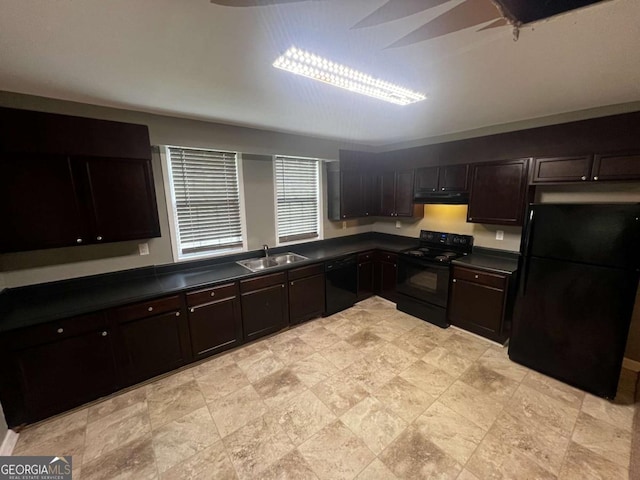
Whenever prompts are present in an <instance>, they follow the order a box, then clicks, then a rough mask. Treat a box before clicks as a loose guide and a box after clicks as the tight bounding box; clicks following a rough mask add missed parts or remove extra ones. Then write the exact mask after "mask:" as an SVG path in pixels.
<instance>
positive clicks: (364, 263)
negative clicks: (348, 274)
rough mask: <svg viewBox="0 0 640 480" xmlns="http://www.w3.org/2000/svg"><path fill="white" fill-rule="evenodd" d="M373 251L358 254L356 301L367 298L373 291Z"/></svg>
mask: <svg viewBox="0 0 640 480" xmlns="http://www.w3.org/2000/svg"><path fill="white" fill-rule="evenodd" d="M373 255H374V253H373V252H365V253H361V254H360V255H358V301H360V300H364V299H365V298H369V297H371V296H372V295H373V293H374V282H373Z"/></svg>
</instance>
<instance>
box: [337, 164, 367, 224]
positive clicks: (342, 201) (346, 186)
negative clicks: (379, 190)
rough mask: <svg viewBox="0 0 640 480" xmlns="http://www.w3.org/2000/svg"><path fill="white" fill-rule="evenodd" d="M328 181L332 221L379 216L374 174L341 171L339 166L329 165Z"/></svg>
mask: <svg viewBox="0 0 640 480" xmlns="http://www.w3.org/2000/svg"><path fill="white" fill-rule="evenodd" d="M327 179H328V180H327V193H328V198H329V219H330V220H347V219H350V218H362V217H369V216H373V215H378V203H379V202H377V201H376V200H377V195H376V177H375V175H374V174H372V173H369V172H365V173H363V172H360V171H356V170H344V171H341V170H340V167H339V166H338V165H337V164H329V165H328V166H327Z"/></svg>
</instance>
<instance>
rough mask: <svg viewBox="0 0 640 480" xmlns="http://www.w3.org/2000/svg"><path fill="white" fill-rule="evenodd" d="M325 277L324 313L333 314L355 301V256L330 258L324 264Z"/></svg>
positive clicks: (356, 287) (356, 274)
mask: <svg viewBox="0 0 640 480" xmlns="http://www.w3.org/2000/svg"><path fill="white" fill-rule="evenodd" d="M324 271H325V279H326V313H325V314H326V315H333V314H334V313H338V312H340V311H342V310H345V309H347V308H349V307H351V306H353V305H354V304H355V303H356V298H357V290H358V266H357V257H356V256H355V255H350V256H348V257H342V258H338V259H336V260H330V261H328V262H325V264H324Z"/></svg>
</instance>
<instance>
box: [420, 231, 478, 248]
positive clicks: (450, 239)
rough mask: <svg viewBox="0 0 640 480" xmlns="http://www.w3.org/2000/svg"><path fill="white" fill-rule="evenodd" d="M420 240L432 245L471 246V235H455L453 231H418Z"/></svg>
mask: <svg viewBox="0 0 640 480" xmlns="http://www.w3.org/2000/svg"><path fill="white" fill-rule="evenodd" d="M420 241H421V242H425V243H430V244H434V245H436V244H437V245H445V246H452V247H463V248H471V247H472V246H473V237H472V236H470V235H457V234H455V233H443V232H432V231H429V230H421V231H420Z"/></svg>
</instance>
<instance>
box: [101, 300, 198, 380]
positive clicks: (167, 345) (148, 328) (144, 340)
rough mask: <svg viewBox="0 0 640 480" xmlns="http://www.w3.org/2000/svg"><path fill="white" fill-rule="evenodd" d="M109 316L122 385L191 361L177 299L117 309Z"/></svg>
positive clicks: (181, 310)
mask: <svg viewBox="0 0 640 480" xmlns="http://www.w3.org/2000/svg"><path fill="white" fill-rule="evenodd" d="M110 315H111V318H112V319H113V320H114V321H115V322H117V323H118V329H117V332H118V335H117V338H116V342H117V343H116V353H117V355H118V359H119V362H118V363H119V365H120V369H121V374H122V379H123V383H124V384H125V385H131V384H133V383H137V382H140V381H142V380H146V379H148V378H151V377H153V376H155V375H159V374H161V373H165V372H168V371H170V370H173V369H175V368H178V367H180V366H182V365H184V364H185V363H187V362H188V361H189V360H190V359H191V355H190V349H189V327H188V325H187V318H186V315H185V314H184V308H183V305H182V300H181V298H180V296H178V295H174V296H171V297H166V298H161V299H157V300H151V301H149V302H144V303H137V304H133V305H129V306H126V307H122V308H117V309H114V310H111V312H110Z"/></svg>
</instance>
